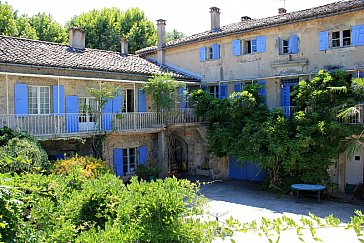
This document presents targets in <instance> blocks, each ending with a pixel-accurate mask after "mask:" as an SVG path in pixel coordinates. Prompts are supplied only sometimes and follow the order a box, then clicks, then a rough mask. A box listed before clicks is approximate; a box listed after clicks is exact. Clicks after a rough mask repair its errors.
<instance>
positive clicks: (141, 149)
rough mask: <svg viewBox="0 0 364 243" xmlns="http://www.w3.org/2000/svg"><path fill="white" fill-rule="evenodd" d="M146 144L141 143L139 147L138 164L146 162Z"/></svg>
mask: <svg viewBox="0 0 364 243" xmlns="http://www.w3.org/2000/svg"><path fill="white" fill-rule="evenodd" d="M147 157H148V154H147V146H146V145H143V146H140V147H139V164H141V165H144V164H145V163H146V162H147Z"/></svg>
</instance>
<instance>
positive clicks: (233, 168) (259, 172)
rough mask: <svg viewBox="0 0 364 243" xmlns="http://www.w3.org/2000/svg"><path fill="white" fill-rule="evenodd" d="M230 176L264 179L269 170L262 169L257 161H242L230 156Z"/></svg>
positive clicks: (252, 179) (256, 179)
mask: <svg viewBox="0 0 364 243" xmlns="http://www.w3.org/2000/svg"><path fill="white" fill-rule="evenodd" d="M229 164H230V166H229V177H230V178H232V179H239V180H248V181H263V180H264V179H265V177H266V176H267V171H266V170H263V169H261V168H260V167H259V166H258V165H257V164H256V163H252V162H244V163H241V162H240V161H239V160H237V159H235V158H230V163H229Z"/></svg>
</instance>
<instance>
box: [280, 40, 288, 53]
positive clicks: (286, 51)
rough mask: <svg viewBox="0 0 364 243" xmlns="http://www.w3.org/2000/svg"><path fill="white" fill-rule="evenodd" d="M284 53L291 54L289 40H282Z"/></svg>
mask: <svg viewBox="0 0 364 243" xmlns="http://www.w3.org/2000/svg"><path fill="white" fill-rule="evenodd" d="M282 53H284V54H288V53H289V40H282Z"/></svg>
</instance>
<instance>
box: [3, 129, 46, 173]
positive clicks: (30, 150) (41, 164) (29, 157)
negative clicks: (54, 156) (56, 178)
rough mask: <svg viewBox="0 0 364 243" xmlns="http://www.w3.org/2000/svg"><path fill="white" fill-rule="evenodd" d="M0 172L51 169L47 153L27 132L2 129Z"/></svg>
mask: <svg viewBox="0 0 364 243" xmlns="http://www.w3.org/2000/svg"><path fill="white" fill-rule="evenodd" d="M0 146H1V147H0V172H1V173H7V172H15V173H23V172H28V173H29V172H39V171H41V170H46V169H48V167H49V162H48V156H47V153H46V152H45V151H44V149H42V147H41V146H40V144H39V143H38V142H37V140H36V139H35V138H34V137H32V136H31V135H29V134H27V133H25V132H18V131H14V130H11V129H10V128H7V127H4V128H1V129H0Z"/></svg>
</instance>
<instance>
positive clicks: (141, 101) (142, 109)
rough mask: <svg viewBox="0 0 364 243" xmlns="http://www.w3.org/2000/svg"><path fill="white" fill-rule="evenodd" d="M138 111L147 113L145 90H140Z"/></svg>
mask: <svg viewBox="0 0 364 243" xmlns="http://www.w3.org/2000/svg"><path fill="white" fill-rule="evenodd" d="M138 111H139V112H146V111H147V95H146V93H145V91H144V90H141V89H138Z"/></svg>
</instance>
